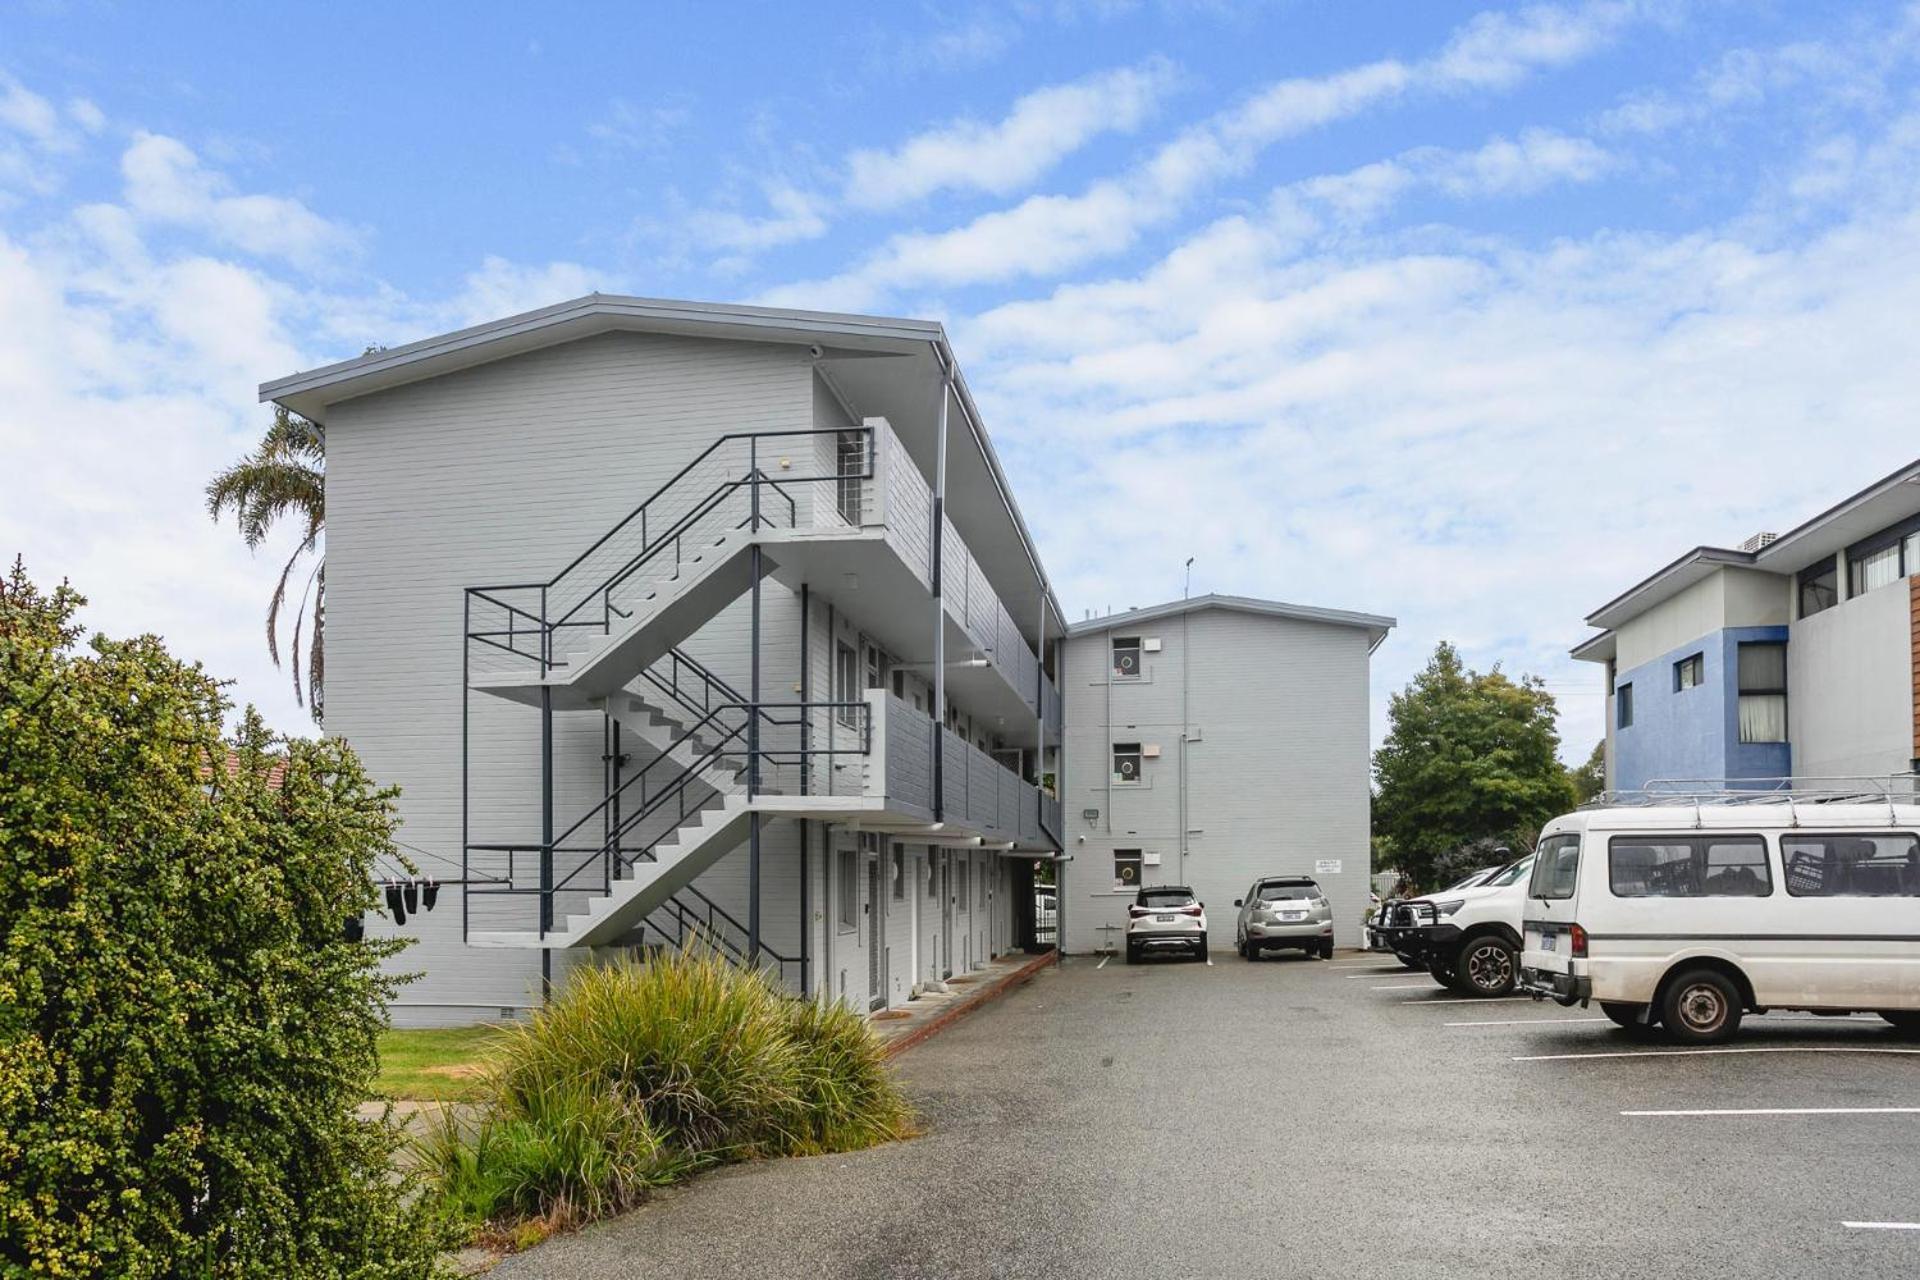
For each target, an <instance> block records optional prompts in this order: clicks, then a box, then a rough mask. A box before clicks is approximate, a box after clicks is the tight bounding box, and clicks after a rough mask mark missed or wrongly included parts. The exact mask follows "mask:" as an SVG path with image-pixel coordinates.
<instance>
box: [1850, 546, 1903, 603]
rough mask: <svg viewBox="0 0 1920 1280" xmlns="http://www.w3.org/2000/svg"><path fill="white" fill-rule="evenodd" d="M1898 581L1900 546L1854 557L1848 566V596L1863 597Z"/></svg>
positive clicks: (1883, 548)
mask: <svg viewBox="0 0 1920 1280" xmlns="http://www.w3.org/2000/svg"><path fill="white" fill-rule="evenodd" d="M1899 580H1900V544H1899V543H1897V542H1896V543H1894V544H1893V545H1892V546H1889V547H1881V548H1880V549H1879V550H1878V551H1869V552H1867V553H1866V554H1864V555H1859V556H1855V557H1854V558H1853V560H1852V561H1851V562H1850V563H1849V564H1848V588H1847V594H1848V595H1854V596H1858V595H1865V594H1866V593H1867V592H1869V591H1877V590H1879V589H1880V588H1881V587H1886V586H1891V585H1892V584H1894V583H1895V582H1898V581H1899Z"/></svg>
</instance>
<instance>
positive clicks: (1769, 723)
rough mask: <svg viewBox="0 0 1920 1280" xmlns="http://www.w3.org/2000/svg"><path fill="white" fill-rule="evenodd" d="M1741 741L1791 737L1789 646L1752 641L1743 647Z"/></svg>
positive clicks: (1775, 739)
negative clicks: (1789, 727) (1789, 722)
mask: <svg viewBox="0 0 1920 1280" xmlns="http://www.w3.org/2000/svg"><path fill="white" fill-rule="evenodd" d="M1739 661H1740V672H1739V677H1740V741H1742V742H1785V741H1786V740H1787V646H1786V645H1784V644H1781V643H1779V642H1777V641H1771V640H1768V641H1752V642H1748V643H1744V644H1742V645H1741V646H1740V656H1739Z"/></svg>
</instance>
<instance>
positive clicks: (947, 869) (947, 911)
mask: <svg viewBox="0 0 1920 1280" xmlns="http://www.w3.org/2000/svg"><path fill="white" fill-rule="evenodd" d="M940 976H941V977H943V978H951V977H952V976H953V855H952V854H951V853H947V852H944V851H943V852H942V853H941V854H940Z"/></svg>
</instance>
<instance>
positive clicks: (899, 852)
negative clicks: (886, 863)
mask: <svg viewBox="0 0 1920 1280" xmlns="http://www.w3.org/2000/svg"><path fill="white" fill-rule="evenodd" d="M893 900H894V901H895V902H905V901H906V900H907V846H905V845H903V844H899V843H897V842H896V843H895V844H894V846H893Z"/></svg>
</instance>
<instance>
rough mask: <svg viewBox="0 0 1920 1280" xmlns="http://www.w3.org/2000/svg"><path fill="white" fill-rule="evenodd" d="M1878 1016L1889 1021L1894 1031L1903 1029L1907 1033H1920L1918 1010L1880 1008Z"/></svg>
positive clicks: (1919, 1011) (1919, 1013)
mask: <svg viewBox="0 0 1920 1280" xmlns="http://www.w3.org/2000/svg"><path fill="white" fill-rule="evenodd" d="M1880 1016H1881V1017H1883V1018H1885V1019H1886V1020H1887V1021H1888V1022H1889V1023H1891V1024H1892V1026H1893V1029H1894V1030H1895V1031H1903V1032H1905V1033H1906V1034H1908V1035H1920V1010H1916V1009H1882V1010H1881V1011H1880Z"/></svg>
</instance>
